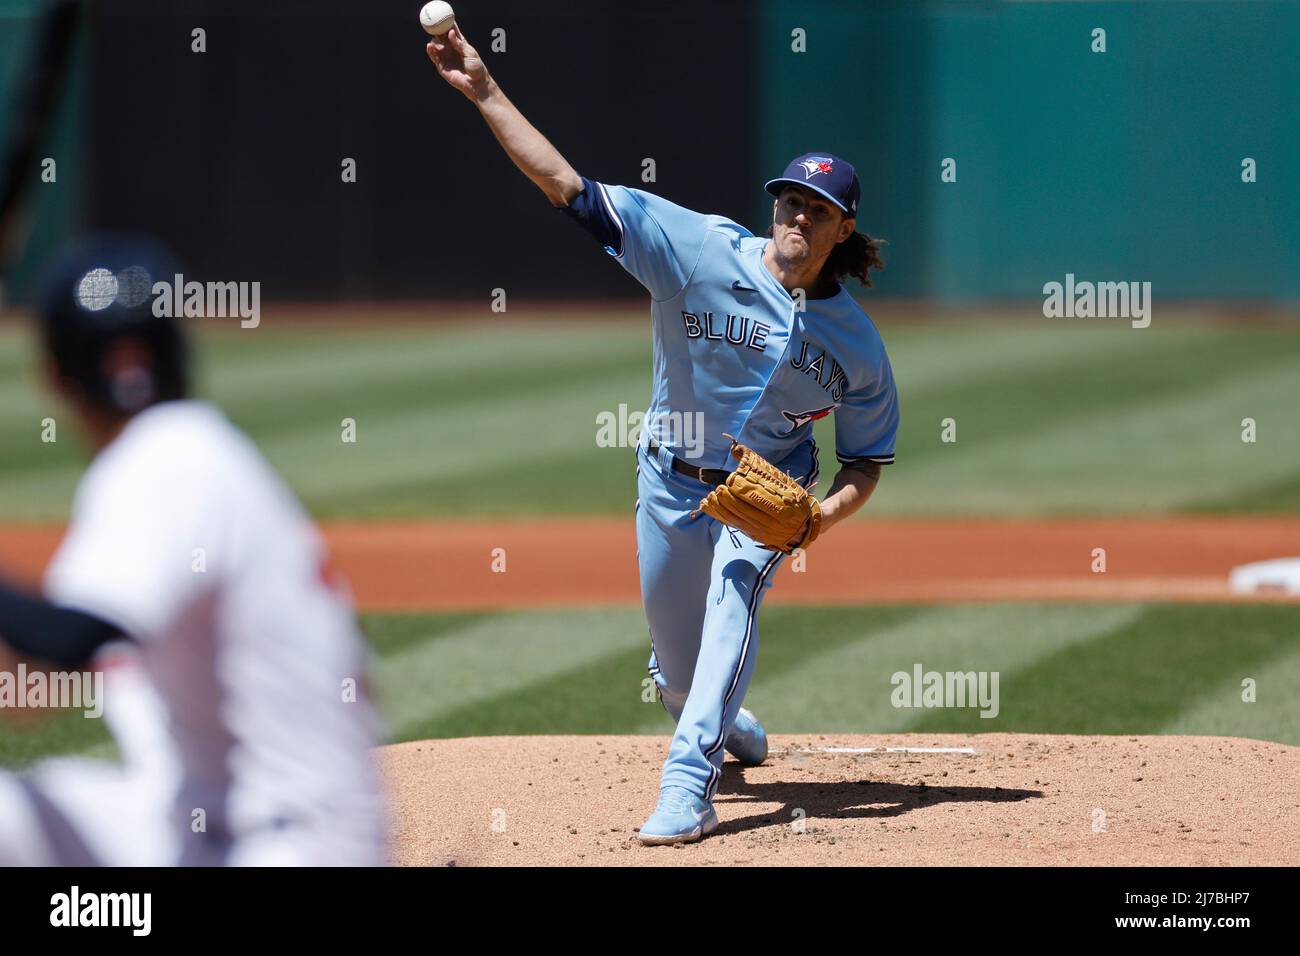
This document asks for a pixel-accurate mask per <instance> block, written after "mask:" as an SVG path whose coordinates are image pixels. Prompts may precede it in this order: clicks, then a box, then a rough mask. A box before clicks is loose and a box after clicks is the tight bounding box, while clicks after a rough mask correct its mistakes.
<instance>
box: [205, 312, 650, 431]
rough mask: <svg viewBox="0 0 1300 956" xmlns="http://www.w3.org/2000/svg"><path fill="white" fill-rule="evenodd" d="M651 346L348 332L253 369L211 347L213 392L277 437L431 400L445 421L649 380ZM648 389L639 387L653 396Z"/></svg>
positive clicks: (424, 406) (431, 411)
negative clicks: (584, 381) (567, 391)
mask: <svg viewBox="0 0 1300 956" xmlns="http://www.w3.org/2000/svg"><path fill="white" fill-rule="evenodd" d="M649 365H650V363H649V356H648V354H647V353H646V350H645V348H644V343H636V342H634V341H631V340H629V339H627V338H625V337H619V336H609V335H604V336H599V335H597V336H590V335H589V336H586V337H580V336H578V335H574V337H573V342H572V343H571V344H568V345H566V343H565V342H564V340H563V334H562V333H556V332H550V333H548V334H547V335H545V336H543V335H541V334H539V333H538V332H536V331H533V332H529V333H518V334H516V335H513V336H511V337H509V338H506V339H502V337H501V336H500V335H499V334H497V333H493V334H485V335H484V336H482V337H480V338H479V339H475V340H470V341H467V342H465V341H459V340H453V341H451V342H447V341H444V340H443V339H441V338H440V337H438V336H434V335H429V336H425V337H419V338H416V337H406V338H402V339H398V340H396V341H394V340H390V339H386V338H381V339H379V340H377V341H370V340H367V339H351V338H349V339H343V340H340V341H337V342H331V347H330V349H329V350H328V351H326V350H320V349H314V350H312V352H311V353H310V354H308V355H305V356H295V355H288V356H285V357H284V359H283V360H281V361H277V362H275V363H269V364H267V363H255V364H253V366H252V368H251V369H250V368H249V367H247V365H246V364H245V363H240V360H239V357H238V356H237V355H232V356H229V358H228V359H227V360H226V361H222V360H221V359H219V358H218V357H215V356H209V358H208V362H207V368H208V370H209V373H208V375H207V376H206V380H207V382H208V384H209V389H208V390H209V392H210V393H211V394H212V395H213V397H214V398H215V399H216V400H217V401H218V402H220V403H221V404H222V405H223V407H225V408H226V409H227V410H228V411H229V413H230V415H231V417H232V418H234V419H236V420H237V421H239V422H240V423H241V424H243V425H245V427H247V428H248V429H249V430H250V432H251V433H253V434H254V435H255V436H257V437H274V436H278V435H281V434H283V433H284V432H286V431H292V430H293V429H294V428H295V427H300V426H303V425H307V426H310V424H312V423H314V422H319V421H321V420H322V419H331V420H333V424H334V425H335V426H337V424H338V420H339V419H340V418H341V417H343V416H345V415H347V416H349V417H353V418H360V417H361V416H363V415H370V416H374V417H378V416H380V415H385V414H390V413H394V414H401V413H407V412H410V411H412V410H422V411H423V412H424V414H425V415H427V416H428V418H429V420H430V426H436V425H437V424H438V422H439V420H440V419H443V418H446V419H452V418H454V417H456V416H458V415H460V414H462V413H463V411H464V409H465V408H467V407H473V406H476V405H478V404H481V403H483V402H491V401H499V400H502V399H507V398H514V399H516V400H517V401H518V402H519V404H521V405H523V404H536V403H537V402H538V401H539V399H544V398H545V397H546V396H548V395H549V394H550V393H551V392H552V391H553V390H554V389H556V388H560V389H563V388H564V387H567V386H569V385H571V384H572V383H573V382H574V381H577V380H581V378H582V377H584V376H583V375H581V374H577V373H576V370H577V369H579V368H581V369H590V370H591V371H592V373H593V377H594V378H597V379H601V378H604V379H608V378H611V377H614V376H618V377H622V378H624V379H627V380H629V381H633V382H640V381H642V380H644V382H645V383H646V384H645V385H644V386H643V387H642V389H641V391H642V393H648V382H649ZM644 401H645V395H644V394H638V395H637V403H638V404H644Z"/></svg>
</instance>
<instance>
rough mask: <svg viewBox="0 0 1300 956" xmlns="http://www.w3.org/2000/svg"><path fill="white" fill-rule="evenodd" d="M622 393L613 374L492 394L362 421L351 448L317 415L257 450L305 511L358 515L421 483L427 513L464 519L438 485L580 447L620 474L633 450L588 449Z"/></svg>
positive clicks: (335, 423)
mask: <svg viewBox="0 0 1300 956" xmlns="http://www.w3.org/2000/svg"><path fill="white" fill-rule="evenodd" d="M624 387H625V381H624V380H623V379H622V378H621V377H620V376H618V375H614V376H611V377H587V378H585V379H582V380H580V381H575V382H572V383H570V384H568V385H567V386H566V387H565V388H563V389H559V388H557V389H552V390H551V392H550V393H549V395H548V400H547V402H546V403H545V404H536V403H529V402H527V401H523V400H521V399H519V398H518V397H516V396H492V397H485V398H484V399H483V401H481V402H479V403H476V404H474V405H473V406H472V407H466V408H464V409H461V410H459V411H458V412H457V413H456V414H449V415H447V416H444V417H443V418H441V419H438V420H434V419H432V418H430V417H429V416H428V415H427V414H426V413H425V412H424V411H423V410H422V409H408V410H405V411H394V412H390V413H387V414H383V415H378V416H374V415H372V416H366V415H360V416H358V417H357V418H356V429H357V440H356V442H355V443H346V442H343V441H341V440H340V432H339V419H338V418H336V417H334V416H328V417H326V416H325V415H322V418H321V421H320V423H319V425H318V426H316V427H315V428H313V429H311V430H306V429H304V430H301V431H298V432H295V433H294V434H293V435H291V436H285V437H284V438H280V439H273V440H269V441H266V442H264V443H263V446H262V447H263V450H264V451H265V453H266V455H267V458H268V459H270V461H271V463H272V464H274V465H275V466H276V467H277V468H279V469H281V470H282V473H283V474H284V476H285V478H286V480H288V481H289V483H290V484H291V485H292V486H293V487H294V488H295V490H297V492H298V493H299V494H300V495H301V496H302V497H303V498H304V500H305V501H306V502H307V504H308V507H310V508H313V509H319V510H320V512H321V513H324V514H330V513H334V512H335V511H338V512H342V513H348V512H349V511H350V509H351V508H353V507H356V508H360V509H365V508H367V506H368V505H367V500H368V499H373V498H376V497H378V498H382V497H383V496H384V495H385V494H386V491H387V489H388V488H389V487H393V486H396V487H398V488H407V487H409V486H410V485H411V483H412V482H416V481H420V482H425V483H427V489H428V492H427V493H428V502H429V503H428V508H429V510H430V511H432V512H434V513H444V514H446V513H452V514H463V513H465V511H466V502H465V501H463V500H455V499H451V498H449V497H447V496H446V495H444V494H443V493H442V492H441V489H440V488H439V486H438V482H440V481H445V480H449V479H451V480H458V479H472V478H475V477H479V476H483V475H485V474H487V473H489V472H490V471H491V470H492V469H494V468H499V469H512V468H513V469H518V468H519V467H520V465H521V463H523V462H525V461H526V462H529V463H533V462H540V461H545V460H546V459H548V458H550V457H553V456H556V455H562V456H568V455H572V454H574V453H582V452H583V451H585V452H587V454H588V455H589V460H596V461H602V462H607V463H608V465H609V466H616V461H615V459H616V458H617V459H618V461H620V462H621V463H622V468H621V469H620V470H621V471H622V472H623V475H624V476H625V475H626V473H627V465H626V463H627V462H628V461H630V460H631V458H630V456H631V452H630V451H628V450H622V452H621V455H616V454H610V453H609V452H610V450H609V449H601V448H599V447H598V446H597V444H596V440H597V423H596V421H597V419H596V416H597V415H598V414H600V413H601V412H602V411H604V410H607V409H609V408H610V403H611V402H613V403H614V404H615V406H616V405H617V402H618V400H619V397H620V396H621V395H622V394H625V393H624V392H623V391H622V390H623V389H624ZM485 435H491V436H493V440H492V442H490V443H487V442H485V441H484V440H483V439H484V436H485ZM576 480H577V476H576V474H574V475H570V476H569V481H570V482H576ZM560 483H562V481H561V480H557V484H560ZM623 486H624V487H626V482H625V481H624V483H623ZM628 504H629V507H630V505H631V502H630V501H629V503H628Z"/></svg>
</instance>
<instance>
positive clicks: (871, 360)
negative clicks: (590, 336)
mask: <svg viewBox="0 0 1300 956" xmlns="http://www.w3.org/2000/svg"><path fill="white" fill-rule="evenodd" d="M427 52H428V55H429V58H430V59H431V60H432V61H433V64H434V66H436V67H437V69H438V73H439V74H440V75H441V76H442V77H443V79H445V80H446V81H447V82H448V83H449V84H451V85H452V86H453V87H454V88H456V89H457V90H459V91H460V92H461V93H463V94H464V95H465V96H466V97H467V98H468V99H469V100H470V101H471V102H472V103H474V105H475V106H477V107H478V109H479V112H480V113H481V114H482V116H483V118H484V120H486V122H487V124H488V126H489V127H490V128H491V130H492V132H493V133H494V134H495V135H496V138H497V140H498V141H499V142H500V143H501V146H502V147H503V148H504V149H505V151H506V153H508V154H509V156H510V158H511V159H512V160H513V161H514V163H515V165H516V166H518V167H519V169H520V170H521V171H522V172H523V173H524V175H525V176H527V177H528V178H529V179H530V180H532V181H533V183H535V184H536V185H537V187H538V188H539V189H541V190H542V192H543V193H545V194H546V197H547V199H549V200H550V201H551V204H552V205H553V206H555V207H556V208H557V209H559V210H561V211H562V212H563V213H564V214H565V215H566V216H568V217H569V218H571V219H573V220H574V221H576V222H577V223H579V224H580V225H581V226H582V227H583V228H585V229H586V230H587V231H589V232H590V233H591V234H592V235H593V236H595V238H596V240H597V241H598V242H599V243H600V244H601V245H602V246H603V247H604V248H605V251H606V252H607V253H609V255H611V256H613V257H614V258H615V259H616V260H617V261H618V262H619V264H620V265H622V266H623V268H624V269H626V270H627V271H628V272H630V273H631V274H632V275H633V276H634V277H636V279H637V280H639V281H640V282H641V284H642V285H643V286H645V288H646V290H647V291H648V292H649V293H650V296H651V316H652V338H653V349H654V358H653V373H654V374H653V386H652V394H651V398H650V406H649V408H648V410H647V412H646V417H645V422H646V426H645V428H644V430H643V433H642V436H641V441H640V444H639V447H638V448H637V463H638V468H637V471H638V491H639V498H638V507H637V516H636V529H637V558H638V565H639V569H640V575H641V594H642V599H643V602H644V605H645V612H646V618H647V620H648V622H649V626H650V638H651V653H650V674H651V675H652V677H653V678H654V681H655V683H656V684H657V686H658V690H659V695H660V699H661V700H662V702H663V705H664V707H665V708H666V709H667V711H668V713H669V714H670V715H671V716H672V717H673V718H674V719H675V720H676V722H677V726H676V731H675V733H674V735H673V740H672V745H671V747H670V749H669V753H668V759H667V761H666V763H665V764H664V769H663V776H662V779H661V789H660V792H659V800H658V804H657V806H656V807H655V810H654V812H653V814H652V815H651V816H650V818H649V819H648V820H647V821H646V822H645V824H644V825H643V826H642V827H641V829H640V839H641V841H642V842H643V843H647V844H672V843H682V842H690V841H694V840H698V839H700V838H701V837H702V836H705V835H707V834H708V833H710V832H712V831H713V830H714V829H716V828H717V825H718V818H717V815H716V813H715V811H714V809H713V806H712V799H713V796H714V794H715V792H716V790H717V786H718V782H719V778H720V776H721V769H722V759H723V750H724V748H725V749H726V750H727V751H729V752H730V753H731V754H733V755H734V756H735V757H736V758H737V759H739V760H740V761H741V763H743V764H748V765H755V764H759V763H761V762H762V761H763V760H764V759H765V757H766V756H767V737H766V733H765V732H764V729H763V727H762V725H761V724H760V723H759V721H758V720H757V719H756V718H755V717H754V715H753V714H752V713H750V712H749V711H748V710H745V709H743V708H742V707H741V703H742V701H743V700H744V697H745V690H746V688H747V687H748V686H749V682H750V680H751V678H752V677H753V674H754V665H755V661H756V659H757V655H758V612H759V608H760V606H761V604H762V601H763V596H764V594H765V592H766V590H767V588H769V587H771V585H772V579H773V576H774V574H775V572H776V570H777V568H778V567H779V566H780V564H781V562H782V561H783V560H784V558H785V557H786V555H788V554H790V553H792V552H793V551H794V550H796V549H798V548H806V547H808V546H809V545H810V544H812V543H813V542H814V541H815V540H816V539H817V538H818V537H819V536H821V535H825V534H826V533H827V532H829V531H830V530H831V529H832V528H834V527H835V525H837V524H838V523H839V522H841V521H843V520H844V519H845V518H848V517H849V516H850V515H852V514H853V513H854V512H855V511H857V510H858V509H859V508H861V507H862V505H863V504H865V503H866V501H867V499H868V497H870V495H871V493H872V491H873V490H874V488H875V485H876V482H877V479H878V478H879V475H880V469H881V466H882V465H885V464H889V463H891V462H893V460H894V439H895V435H896V433H897V431H898V399H897V394H896V391H895V388H894V379H893V374H892V372H891V370H890V366H889V360H888V358H887V357H886V355H885V348H884V344H883V343H882V342H881V339H880V335H879V333H878V332H877V331H876V329H875V327H874V326H873V325H872V323H871V320H870V319H869V318H868V317H867V315H866V313H864V312H863V311H862V309H861V308H860V307H859V306H858V304H857V303H856V302H855V301H854V299H853V297H852V296H851V295H850V294H849V293H848V291H847V290H846V289H845V288H844V286H843V285H841V282H840V280H842V279H844V278H846V277H847V276H850V275H851V276H853V277H854V278H856V279H858V280H859V281H860V282H862V283H863V284H864V285H868V286H869V285H871V281H870V277H869V271H870V270H871V269H873V268H877V269H878V268H880V267H881V265H882V263H881V261H880V258H879V242H878V241H877V240H873V239H871V238H869V237H868V236H865V235H863V234H861V233H859V232H857V231H856V223H857V214H858V200H859V194H860V186H859V183H858V178H857V176H856V174H855V173H854V171H853V167H852V166H850V165H849V164H848V163H847V162H845V161H844V160H842V159H840V158H838V157H836V156H832V155H830V154H829V153H809V154H807V155H804V156H800V157H798V158H797V159H795V160H794V161H792V162H791V163H790V164H789V166H788V167H787V168H786V169H785V172H784V173H783V174H782V175H781V176H779V177H777V178H776V179H773V180H771V181H770V182H768V183H767V184H766V188H767V191H768V192H769V193H771V194H772V195H773V197H774V201H773V203H772V226H771V229H770V230H769V232H768V235H767V236H766V237H757V236H754V235H752V234H751V233H750V232H749V231H748V230H746V229H745V228H744V227H742V226H739V225H737V224H736V223H734V222H731V221H730V220H728V219H725V218H723V217H721V216H709V215H702V214H700V213H698V212H693V211H691V210H689V209H683V208H682V207H680V206H677V205H674V204H673V203H671V202H669V201H668V200H666V199H663V198H661V197H659V196H655V195H653V194H651V193H647V192H644V191H642V190H639V189H629V188H627V187H624V186H616V185H608V184H604V183H598V182H593V181H592V180H590V179H587V178H586V177H583V176H580V175H578V173H577V172H575V171H574V169H573V167H572V166H570V165H569V163H568V162H566V161H565V159H564V157H563V156H561V155H560V153H559V152H558V151H557V150H556V149H555V147H554V146H552V145H551V143H550V142H548V141H547V139H546V138H545V137H544V136H543V135H542V134H541V133H539V132H538V131H537V130H536V129H534V128H533V126H532V125H530V124H529V122H528V121H527V120H526V119H525V118H524V117H523V116H522V115H521V114H520V113H519V111H518V110H517V109H516V108H515V107H514V105H513V104H511V102H510V101H509V100H508V99H507V98H506V96H505V94H504V93H503V92H502V90H501V88H500V87H499V86H498V85H497V84H496V83H495V82H494V80H493V78H492V76H491V75H490V74H489V72H488V69H487V67H486V66H485V64H484V62H483V59H482V57H480V56H479V54H478V52H477V51H476V50H475V49H474V47H472V46H471V45H470V44H469V42H468V41H467V40H466V39H465V37H464V35H463V34H462V33H461V31H460V28H459V27H454V28H452V29H451V31H450V32H449V33H447V34H445V35H443V36H441V37H434V39H433V40H432V41H431V42H430V43H429V44H428V47H427ZM832 414H833V415H834V416H835V417H834V422H835V443H836V448H835V452H836V457H837V459H838V460H839V463H840V466H841V467H840V469H839V471H838V473H837V474H836V476H835V480H834V481H833V482H832V484H831V487H830V490H829V492H828V493H827V494H826V496H825V497H824V498H823V499H821V500H820V501H819V500H817V499H816V498H814V497H813V495H812V491H813V489H814V487H815V486H816V484H817V480H818V449H817V445H816V442H815V441H814V440H813V424H812V423H813V422H814V421H816V420H817V419H819V418H823V417H825V416H827V415H832ZM697 423H698V424H699V425H702V430H701V429H697V428H696V425H697ZM701 434H702V436H703V440H702V441H698V440H695V438H696V436H697V435H701Z"/></svg>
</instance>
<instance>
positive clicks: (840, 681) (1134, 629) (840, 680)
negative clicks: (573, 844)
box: [0, 604, 1300, 764]
mask: <svg viewBox="0 0 1300 956" xmlns="http://www.w3.org/2000/svg"><path fill="white" fill-rule="evenodd" d="M365 626H366V630H367V632H368V633H369V635H370V637H371V641H372V643H373V645H374V649H375V654H376V664H375V677H376V685H377V687H378V692H379V696H380V700H381V704H382V707H383V710H384V713H385V715H386V717H387V720H388V724H389V727H390V731H391V739H393V740H415V739H422V738H427V737H460V736H472V735H482V734H575V733H580V734H605V733H611V734H612V733H652V734H653V733H663V734H667V733H669V732H670V730H671V725H670V722H669V720H668V718H667V716H666V715H665V714H664V712H663V710H662V708H661V707H660V706H659V704H657V703H654V702H646V701H645V700H644V699H643V696H644V694H645V687H644V685H643V683H642V682H643V680H644V679H645V676H646V674H645V664H646V658H647V652H648V645H647V637H646V630H645V622H644V618H643V617H642V616H641V612H640V610H639V609H637V608H626V609H621V608H617V609H583V610H559V611H521V612H512V613H503V614H417V615H409V614H391V615H389V614H385V615H367V616H366V617H365ZM1297 634H1300V609H1297V608H1293V607H1286V606H1245V605H1207V606H1194V605H1164V604H1113V605H1105V604H1102V605H1098V604H1087V605H1083V604H968V605H944V606H939V607H919V606H897V607H860V608H797V607H782V606H779V605H777V606H773V607H770V608H768V609H766V610H765V611H764V612H763V631H762V635H761V649H760V653H759V662H758V671H757V676H756V678H755V680H754V683H753V685H752V686H751V688H750V691H749V696H748V697H747V699H746V703H747V704H748V705H749V706H751V707H753V708H754V709H755V710H756V711H757V712H758V713H759V715H760V716H761V717H762V718H763V720H764V721H765V722H766V724H767V725H768V728H769V729H770V730H771V731H773V732H778V733H790V732H826V733H831V732H843V733H886V732H932V733H940V732H955V733H984V732H1027V733H1079V734H1170V733H1178V734H1216V735H1218V734H1222V735H1229V736H1240V737H1253V738H1257V739H1261V740H1274V741H1278V742H1281V743H1287V744H1295V745H1300V642H1298V641H1297V639H1296V638H1297ZM575 635H581V639H577V638H576V637H575ZM918 663H919V664H921V665H922V666H923V667H924V668H925V669H926V670H934V671H969V670H974V671H997V672H998V674H999V688H998V694H999V705H1000V713H999V714H998V716H997V717H996V718H992V719H987V718H981V717H979V716H978V715H977V712H976V711H975V710H951V709H948V710H925V709H900V708H896V707H894V706H893V705H892V703H891V692H892V691H893V686H892V684H891V676H892V675H893V674H894V673H895V672H897V671H904V672H908V673H911V671H912V669H913V666H914V665H915V664H918ZM1247 678H1250V679H1252V680H1254V681H1255V686H1256V695H1257V700H1256V701H1255V702H1254V703H1245V702H1243V701H1242V681H1243V680H1245V679H1247ZM9 729H10V728H6V731H8V730H9ZM69 751H89V752H92V753H106V752H111V747H110V746H109V745H108V744H107V734H106V732H105V730H104V728H103V726H102V724H101V722H100V721H94V720H84V719H81V718H80V717H77V716H73V715H67V716H62V717H60V718H58V719H56V720H54V721H50V722H48V723H46V724H45V725H44V726H42V727H39V728H36V729H33V730H29V731H26V732H22V733H17V732H5V733H4V734H2V735H0V763H6V764H15V763H22V762H25V761H27V760H30V759H31V758H33V757H36V756H40V755H43V754H48V753H56V752H69Z"/></svg>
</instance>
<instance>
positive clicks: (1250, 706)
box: [1160, 622, 1300, 745]
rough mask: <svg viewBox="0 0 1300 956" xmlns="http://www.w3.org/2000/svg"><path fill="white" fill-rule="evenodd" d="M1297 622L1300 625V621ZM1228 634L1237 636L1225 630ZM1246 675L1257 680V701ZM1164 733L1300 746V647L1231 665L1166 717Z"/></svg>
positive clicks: (1255, 690)
mask: <svg viewBox="0 0 1300 956" xmlns="http://www.w3.org/2000/svg"><path fill="white" fill-rule="evenodd" d="M1296 627H1297V629H1298V630H1300V622H1298V623H1297V625H1296ZM1297 636H1300V635H1297ZM1225 639H1227V640H1231V639H1232V638H1231V636H1227V635H1225ZM1293 643H1295V642H1294V641H1293ZM1247 678H1249V679H1251V680H1254V682H1255V687H1254V694H1255V699H1254V701H1252V702H1247V701H1245V700H1243V699H1242V695H1243V694H1244V693H1245V688H1244V687H1243V686H1242V682H1243V681H1244V680H1246V679H1247ZM1160 732H1161V733H1162V734H1214V735H1216V736H1217V735H1222V736H1229V737H1252V738H1254V739H1257V740H1276V741H1279V742H1280V743H1284V744H1295V745H1300V646H1295V647H1294V648H1293V649H1292V650H1291V651H1290V652H1289V653H1287V654H1283V655H1281V656H1279V657H1275V658H1273V659H1272V660H1268V661H1263V662H1261V663H1260V665H1259V666H1258V667H1253V668H1252V667H1236V668H1233V669H1231V670H1230V671H1229V672H1228V673H1225V674H1223V675H1222V677H1221V678H1220V679H1219V680H1218V681H1216V682H1213V683H1211V684H1210V685H1209V686H1207V687H1205V688H1204V689H1203V690H1202V692H1201V693H1200V695H1199V697H1197V698H1195V699H1194V701H1193V702H1192V703H1191V706H1190V707H1188V708H1187V709H1186V710H1183V711H1182V712H1180V713H1179V714H1178V715H1177V716H1176V717H1174V718H1173V719H1172V720H1169V721H1166V722H1165V723H1164V724H1163V725H1162V726H1161V728H1160Z"/></svg>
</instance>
